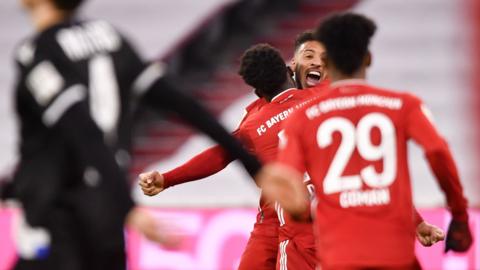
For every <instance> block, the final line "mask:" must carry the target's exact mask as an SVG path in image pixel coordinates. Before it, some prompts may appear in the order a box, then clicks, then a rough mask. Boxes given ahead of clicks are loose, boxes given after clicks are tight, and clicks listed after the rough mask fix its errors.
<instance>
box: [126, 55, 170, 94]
mask: <svg viewBox="0 0 480 270" xmlns="http://www.w3.org/2000/svg"><path fill="white" fill-rule="evenodd" d="M165 70H166V66H165V64H164V63H161V62H156V63H154V64H151V65H150V66H148V67H147V68H145V69H144V70H143V71H142V73H140V75H138V77H137V78H136V79H135V81H134V82H133V91H134V93H135V94H136V95H138V96H140V95H143V94H144V93H145V91H147V90H148V88H149V87H150V86H151V85H152V84H153V83H154V82H155V81H156V80H157V79H159V78H161V77H162V76H163V75H164V74H165Z"/></svg>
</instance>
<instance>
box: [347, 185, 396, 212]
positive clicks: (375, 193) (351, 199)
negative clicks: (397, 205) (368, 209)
mask: <svg viewBox="0 0 480 270" xmlns="http://www.w3.org/2000/svg"><path fill="white" fill-rule="evenodd" d="M339 201H340V206H341V207H342V208H349V207H359V206H378V205H386V204H389V203H390V190H388V189H387V188H384V189H371V190H364V191H357V190H353V191H344V192H342V193H340V197H339Z"/></svg>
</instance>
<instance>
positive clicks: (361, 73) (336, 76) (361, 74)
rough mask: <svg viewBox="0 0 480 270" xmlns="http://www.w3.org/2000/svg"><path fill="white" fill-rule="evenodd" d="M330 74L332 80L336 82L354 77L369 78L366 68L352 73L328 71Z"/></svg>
mask: <svg viewBox="0 0 480 270" xmlns="http://www.w3.org/2000/svg"><path fill="white" fill-rule="evenodd" d="M328 76H329V78H330V82H331V83H334V82H336V81H342V80H352V79H361V80H365V79H366V78H367V73H366V69H360V70H359V71H357V72H354V73H353V74H351V75H346V74H343V73H341V72H339V71H331V72H329V73H328Z"/></svg>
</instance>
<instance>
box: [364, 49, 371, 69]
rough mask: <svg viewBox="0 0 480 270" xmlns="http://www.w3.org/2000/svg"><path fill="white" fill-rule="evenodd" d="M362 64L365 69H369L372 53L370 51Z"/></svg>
mask: <svg viewBox="0 0 480 270" xmlns="http://www.w3.org/2000/svg"><path fill="white" fill-rule="evenodd" d="M364 64H365V66H366V67H369V66H370V65H371V64H372V53H371V52H370V51H368V52H367V55H365V59H364Z"/></svg>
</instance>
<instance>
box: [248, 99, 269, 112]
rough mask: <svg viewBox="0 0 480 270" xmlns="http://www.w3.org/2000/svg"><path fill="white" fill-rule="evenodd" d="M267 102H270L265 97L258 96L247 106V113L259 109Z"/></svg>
mask: <svg viewBox="0 0 480 270" xmlns="http://www.w3.org/2000/svg"><path fill="white" fill-rule="evenodd" d="M267 103H268V102H267V101H266V100H265V99H264V98H257V99H256V100H254V101H252V102H251V103H250V104H248V105H247V107H245V111H246V113H247V114H248V113H251V112H255V111H258V110H259V109H260V108H261V107H262V106H263V105H265V104H267Z"/></svg>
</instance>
